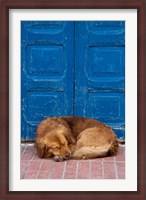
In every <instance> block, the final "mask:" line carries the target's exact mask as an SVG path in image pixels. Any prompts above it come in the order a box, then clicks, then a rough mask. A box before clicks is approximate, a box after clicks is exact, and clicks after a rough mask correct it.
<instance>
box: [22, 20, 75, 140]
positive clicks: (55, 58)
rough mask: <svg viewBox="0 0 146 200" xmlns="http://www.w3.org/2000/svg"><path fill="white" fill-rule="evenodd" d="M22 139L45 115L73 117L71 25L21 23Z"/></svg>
mask: <svg viewBox="0 0 146 200" xmlns="http://www.w3.org/2000/svg"><path fill="white" fill-rule="evenodd" d="M21 33H22V36H21V41H22V48H21V49H22V57H21V58H22V63H21V66H22V70H21V77H22V79H21V80H22V82H21V86H22V89H21V91H22V98H21V99H22V103H21V105H22V120H21V122H22V125H21V127H22V140H33V139H35V129H36V126H37V124H38V123H39V122H40V121H41V120H43V119H44V118H45V117H48V116H60V115H73V94H74V90H73V89H74V80H73V78H74V65H73V64H74V37H73V36H74V23H70V22H57V21H54V22H53V21H49V22H45V21H40V22H39V21H34V22H25V21H24V22H22V23H21Z"/></svg>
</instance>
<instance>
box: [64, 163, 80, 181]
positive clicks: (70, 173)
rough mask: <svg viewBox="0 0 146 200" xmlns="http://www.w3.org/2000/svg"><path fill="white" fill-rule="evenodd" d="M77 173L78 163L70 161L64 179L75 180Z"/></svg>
mask: <svg viewBox="0 0 146 200" xmlns="http://www.w3.org/2000/svg"><path fill="white" fill-rule="evenodd" d="M76 173H77V161H76V160H68V161H66V166H65V172H64V179H75V178H76Z"/></svg>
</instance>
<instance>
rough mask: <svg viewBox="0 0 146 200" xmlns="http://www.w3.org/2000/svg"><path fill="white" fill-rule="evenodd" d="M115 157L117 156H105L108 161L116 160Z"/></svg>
mask: <svg viewBox="0 0 146 200" xmlns="http://www.w3.org/2000/svg"><path fill="white" fill-rule="evenodd" d="M114 158H115V156H109V157H105V158H104V161H107V162H114Z"/></svg>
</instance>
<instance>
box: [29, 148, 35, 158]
mask: <svg viewBox="0 0 146 200" xmlns="http://www.w3.org/2000/svg"><path fill="white" fill-rule="evenodd" d="M35 153H36V149H35V148H34V150H33V155H32V157H31V159H30V160H33V158H34V156H35Z"/></svg>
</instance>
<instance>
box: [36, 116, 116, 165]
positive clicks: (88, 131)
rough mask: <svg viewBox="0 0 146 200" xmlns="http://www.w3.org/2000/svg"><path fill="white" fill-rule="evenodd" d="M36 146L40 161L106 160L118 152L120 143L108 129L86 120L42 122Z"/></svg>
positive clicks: (105, 126) (71, 119)
mask: <svg viewBox="0 0 146 200" xmlns="http://www.w3.org/2000/svg"><path fill="white" fill-rule="evenodd" d="M35 146H36V149H37V153H38V155H39V157H40V158H43V157H44V158H49V157H54V159H55V161H63V160H64V159H65V160H67V159H69V158H74V159H90V158H96V157H104V156H109V155H115V154H116V153H117V151H118V141H117V139H116V136H115V133H114V132H113V130H112V129H111V128H110V127H109V126H107V125H105V124H103V123H101V122H99V121H97V120H94V119H89V118H83V117H53V118H47V119H45V120H43V121H42V122H41V123H40V124H39V126H38V128H37V132H36V143H35Z"/></svg>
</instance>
